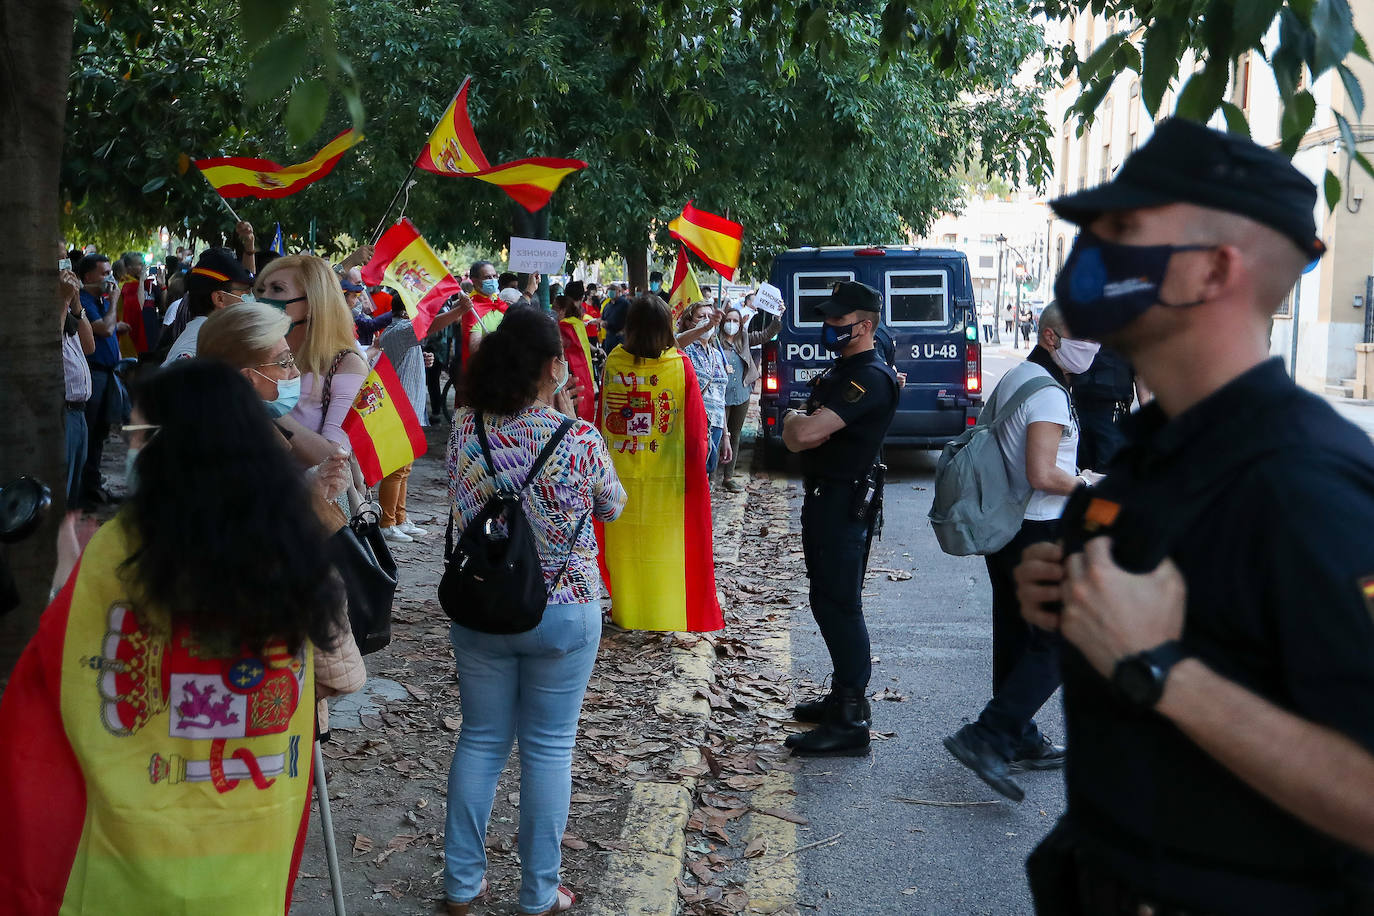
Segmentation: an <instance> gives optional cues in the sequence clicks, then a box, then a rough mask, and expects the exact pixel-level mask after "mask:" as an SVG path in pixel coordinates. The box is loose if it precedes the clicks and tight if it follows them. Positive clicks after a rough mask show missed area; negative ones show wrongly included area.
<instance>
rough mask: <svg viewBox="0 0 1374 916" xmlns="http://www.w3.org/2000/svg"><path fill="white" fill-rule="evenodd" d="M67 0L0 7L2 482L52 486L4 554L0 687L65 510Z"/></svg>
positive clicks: (35, 611)
mask: <svg viewBox="0 0 1374 916" xmlns="http://www.w3.org/2000/svg"><path fill="white" fill-rule="evenodd" d="M75 10H76V0H49V2H47V3H33V2H31V0H0V52H2V53H3V58H0V123H3V124H4V125H5V129H4V130H3V131H0V175H4V176H5V182H4V185H3V188H4V190H3V208H4V211H5V219H6V223H7V224H8V226H9V227H10V229H11V230H12V233H11V234H10V235H9V238H8V242H7V244H5V245H3V246H0V273H3V275H4V276H5V277H6V278H8V290H7V295H6V297H5V303H4V306H5V310H6V313H7V315H6V317H7V321H6V325H7V326H8V329H9V335H8V339H7V341H6V347H5V351H6V352H5V358H4V359H3V360H0V389H2V390H4V391H5V393H6V398H5V409H6V414H7V416H6V417H5V422H4V423H0V483H3V482H5V481H9V480H12V479H14V478H15V477H17V476H19V475H21V474H27V475H30V476H33V477H37V478H38V479H40V480H42V481H43V482H44V483H46V484H47V485H48V486H49V487H50V488H51V489H52V491H53V503H54V511H52V512H49V514H48V518H47V519H46V520H45V521H44V523H43V526H42V527H41V528H40V529H39V530H38V532H37V533H36V534H34V535H32V536H31V537H29V538H28V539H27V540H25V541H24V542H22V543H20V544H16V545H14V546H12V547H10V548H8V549H7V559H8V561H9V564H10V567H11V569H12V570H13V572H14V576H15V579H16V581H17V583H18V586H19V593H20V596H21V598H22V604H21V605H20V607H19V608H18V609H17V610H15V611H12V612H11V613H9V614H8V615H6V616H5V617H0V681H3V680H4V679H5V678H7V677H8V676H9V672H10V669H12V668H13V667H14V663H15V661H16V660H17V659H18V657H19V653H20V652H21V651H22V650H23V648H24V645H25V643H26V642H28V639H29V637H30V635H32V633H33V631H34V629H35V628H36V626H37V623H38V616H39V614H40V613H42V611H43V608H44V607H45V606H46V604H47V599H48V587H49V583H50V582H51V580H52V574H53V569H54V568H55V566H56V562H57V560H56V549H55V544H56V532H57V520H58V519H59V518H60V517H61V511H62V510H63V509H65V502H66V499H65V492H64V491H65V489H66V474H65V473H64V471H65V467H64V465H65V462H66V450H65V441H66V436H65V429H64V418H63V416H62V410H63V408H62V402H63V383H62V342H61V331H60V325H59V323H58V317H59V316H58V311H57V310H58V301H57V271H56V267H57V264H56V261H57V258H58V254H57V248H58V246H57V242H58V238H59V236H58V226H57V207H58V175H59V166H60V163H61V160H62V123H63V119H64V117H65V116H66V111H67V80H68V66H69V62H70V58H71V50H72V28H73V15H74V13H75Z"/></svg>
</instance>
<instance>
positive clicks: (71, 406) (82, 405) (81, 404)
mask: <svg viewBox="0 0 1374 916" xmlns="http://www.w3.org/2000/svg"><path fill="white" fill-rule="evenodd" d="M66 404H67V409H68V410H85V409H86V402H85V401H67V402H66Z"/></svg>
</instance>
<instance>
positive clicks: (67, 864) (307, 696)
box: [0, 517, 315, 916]
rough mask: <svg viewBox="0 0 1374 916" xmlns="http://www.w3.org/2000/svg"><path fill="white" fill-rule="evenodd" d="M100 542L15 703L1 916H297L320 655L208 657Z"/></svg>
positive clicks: (22, 667) (5, 761)
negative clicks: (137, 588)
mask: <svg viewBox="0 0 1374 916" xmlns="http://www.w3.org/2000/svg"><path fill="white" fill-rule="evenodd" d="M136 548H137V542H136V539H135V538H134V536H133V535H132V534H131V533H130V531H129V529H128V528H126V525H125V519H123V518H119V517H117V518H115V519H114V520H112V521H109V522H106V523H105V525H104V526H103V527H102V528H101V529H100V530H99V531H97V532H96V534H95V536H94V537H93V538H91V542H90V544H89V545H88V546H87V547H86V550H85V553H84V554H83V555H82V558H81V561H80V564H79V565H78V566H77V568H76V570H75V571H74V572H73V573H72V575H71V577H70V578H69V579H68V580H67V584H66V585H65V586H64V587H63V588H62V591H61V592H59V593H58V595H57V597H56V598H55V599H54V600H53V602H52V604H51V605H49V607H48V609H47V610H46V611H45V612H44V613H43V616H42V619H41V620H40V621H39V625H38V632H37V634H36V635H35V636H34V637H33V640H32V641H31V642H30V643H29V645H28V647H27V648H25V650H24V654H23V655H22V656H21V657H20V659H19V663H18V665H17V666H16V667H15V669H14V673H13V675H12V676H11V678H10V681H9V684H8V686H7V687H6V689H5V694H4V698H3V701H0V733H2V734H4V735H5V740H4V741H3V742H0V811H4V812H5V828H4V830H0V901H3V903H0V909H3V911H4V912H5V913H24V914H28V916H57V914H58V913H101V914H108V916H134V914H142V913H149V912H177V913H262V914H268V913H286V912H289V911H290V909H291V891H292V886H293V885H294V883H295V878H296V870H297V867H298V865H299V863H300V856H301V851H302V850H303V849H304V845H305V833H306V827H307V826H308V821H309V815H310V785H311V754H310V748H311V746H312V744H313V741H314V733H315V716H314V712H315V681H314V670H313V666H312V655H311V648H310V646H309V645H306V646H303V647H302V648H301V650H300V651H299V652H296V653H292V652H290V651H288V650H287V648H286V646H284V645H283V644H281V643H279V642H278V643H269V644H268V645H267V646H265V647H260V648H254V647H251V646H244V647H240V648H239V649H238V650H237V651H234V650H229V651H225V650H221V649H215V648H211V647H209V646H207V645H206V643H205V641H204V640H202V639H198V638H196V634H194V633H191V632H189V631H188V629H187V628H186V627H185V625H184V624H179V623H177V622H176V621H175V620H172V619H170V618H169V617H168V615H167V613H166V612H165V611H164V610H162V609H160V608H156V607H149V606H146V605H140V604H139V603H138V602H137V600H136V599H134V598H133V597H132V596H131V595H130V592H129V588H128V585H127V583H126V582H125V580H124V576H122V575H121V573H120V566H121V564H122V563H124V562H125V561H126V560H127V559H128V558H129V557H130V556H132V555H133V553H134V551H135V550H136Z"/></svg>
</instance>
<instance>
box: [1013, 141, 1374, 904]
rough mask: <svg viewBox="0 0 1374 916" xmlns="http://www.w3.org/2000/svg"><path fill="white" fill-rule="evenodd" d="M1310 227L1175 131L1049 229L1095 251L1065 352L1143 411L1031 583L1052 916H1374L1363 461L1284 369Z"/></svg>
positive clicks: (1365, 442)
mask: <svg viewBox="0 0 1374 916" xmlns="http://www.w3.org/2000/svg"><path fill="white" fill-rule="evenodd" d="M1315 205H1316V188H1315V187H1314V186H1313V184H1312V183H1311V182H1310V181H1308V180H1307V179H1306V178H1305V177H1304V176H1303V175H1302V174H1301V173H1300V172H1298V171H1297V170H1296V169H1295V168H1294V167H1293V166H1292V164H1291V163H1289V162H1288V161H1287V160H1286V159H1284V158H1283V157H1282V156H1281V155H1279V154H1278V153H1277V152H1274V151H1271V150H1268V149H1265V148H1263V147H1260V146H1258V145H1256V144H1254V143H1252V142H1250V141H1249V140H1248V139H1245V138H1241V137H1238V136H1236V135H1234V134H1224V133H1220V132H1217V131H1213V130H1210V129H1208V128H1206V127H1204V126H1202V125H1199V124H1195V123H1192V122H1186V121H1181V120H1177V119H1175V120H1170V121H1166V122H1163V123H1162V124H1161V125H1160V126H1159V127H1158V129H1157V130H1156V132H1155V134H1154V136H1153V137H1152V138H1151V140H1150V141H1149V142H1148V143H1147V144H1146V145H1145V146H1143V147H1142V148H1141V149H1140V150H1138V151H1137V152H1135V153H1134V154H1133V155H1132V156H1131V157H1130V158H1129V159H1127V160H1126V162H1125V164H1124V165H1123V166H1122V168H1121V169H1120V171H1119V172H1118V173H1117V176H1116V178H1114V179H1113V180H1112V181H1111V182H1110V183H1108V184H1106V185H1103V186H1101V187H1099V188H1095V189H1091V190H1088V191H1085V192H1081V193H1079V194H1075V195H1072V196H1070V197H1066V198H1061V199H1060V200H1057V201H1054V202H1053V203H1052V204H1051V206H1053V207H1054V209H1055V211H1056V212H1057V213H1058V214H1059V215H1060V216H1061V217H1062V218H1064V219H1067V220H1070V221H1072V222H1074V223H1077V224H1078V225H1079V226H1081V227H1082V233H1081V234H1080V236H1079V238H1078V240H1077V241H1076V242H1075V244H1074V248H1073V251H1072V252H1071V253H1070V256H1069V257H1068V259H1067V260H1066V261H1065V264H1064V267H1063V270H1062V271H1061V273H1060V275H1059V278H1058V281H1057V282H1056V285H1055V292H1056V297H1057V299H1058V302H1059V304H1060V307H1061V308H1062V309H1063V311H1064V314H1065V318H1066V319H1067V321H1068V324H1069V327H1070V329H1071V330H1072V331H1073V332H1074V333H1075V334H1077V335H1080V336H1084V337H1090V338H1094V339H1100V340H1102V341H1103V342H1105V343H1107V344H1109V345H1112V346H1114V347H1116V348H1117V349H1118V350H1120V351H1121V353H1122V354H1123V355H1124V356H1126V357H1127V358H1128V359H1130V360H1131V361H1132V363H1133V364H1134V366H1135V368H1136V371H1137V372H1139V373H1140V376H1141V378H1142V379H1143V380H1144V381H1145V383H1146V384H1147V385H1148V386H1149V387H1150V390H1151V391H1152V392H1153V394H1154V401H1153V402H1152V403H1151V404H1149V405H1147V406H1146V407H1144V408H1142V409H1141V410H1140V411H1139V412H1137V414H1135V416H1134V417H1133V418H1132V421H1131V425H1130V431H1129V436H1128V444H1127V446H1126V447H1125V448H1124V449H1123V450H1122V451H1121V452H1119V453H1118V454H1117V456H1116V459H1115V460H1114V461H1113V463H1112V464H1111V465H1110V466H1109V467H1107V468H1105V469H1103V470H1105V471H1106V472H1107V477H1106V479H1105V480H1103V481H1102V482H1100V483H1099V484H1098V485H1096V486H1094V487H1092V488H1090V489H1087V490H1085V491H1080V492H1079V493H1077V494H1075V496H1074V497H1073V498H1071V500H1070V503H1069V506H1068V508H1066V510H1065V515H1064V518H1063V521H1062V524H1061V528H1060V532H1061V536H1062V538H1063V543H1062V545H1051V544H1037V545H1032V546H1031V547H1029V548H1027V551H1026V553H1025V554H1024V555H1023V558H1022V563H1021V565H1020V567H1018V569H1017V571H1016V578H1017V585H1018V595H1019V597H1020V599H1021V606H1022V608H1023V614H1024V615H1025V617H1026V618H1027V620H1028V621H1029V622H1030V623H1032V624H1035V625H1037V626H1042V627H1047V628H1057V629H1059V631H1060V632H1061V633H1062V634H1063V636H1064V638H1065V640H1066V643H1067V645H1068V647H1066V649H1065V651H1064V656H1063V674H1064V718H1065V725H1066V729H1067V732H1068V755H1069V756H1068V767H1067V777H1066V783H1067V799H1068V811H1067V813H1066V814H1065V816H1064V818H1063V819H1062V820H1061V821H1060V823H1059V825H1058V826H1057V827H1056V828H1055V829H1054V831H1052V832H1051V834H1050V835H1049V836H1048V837H1047V838H1046V839H1045V840H1044V841H1043V842H1042V843H1041V845H1040V846H1039V847H1038V848H1037V850H1036V851H1035V852H1034V853H1033V854H1032V855H1031V858H1030V860H1029V861H1028V863H1027V870H1028V873H1029V875H1030V879H1031V889H1032V892H1033V894H1034V896H1035V899H1036V905H1037V910H1038V912H1040V913H1042V914H1048V913H1053V914H1056V916H1059V914H1089V916H1099V914H1102V916H1105V914H1111V916H1117V914H1122V913H1132V914H1136V913H1149V914H1152V916H1182V914H1185V913H1186V914H1190V916H1200V914H1215V916H1226V914H1245V916H1266V914H1274V916H1278V914H1283V916H1291V914H1304V916H1318V914H1357V913H1365V914H1367V913H1374V539H1372V538H1371V537H1370V532H1371V531H1374V446H1371V443H1370V439H1369V437H1368V436H1367V435H1366V434H1364V433H1363V432H1361V431H1360V430H1358V429H1357V428H1355V427H1354V426H1352V425H1351V424H1349V423H1348V422H1346V421H1345V420H1343V419H1342V418H1341V417H1339V416H1338V415H1337V414H1336V413H1335V412H1334V411H1333V410H1332V409H1331V407H1330V406H1329V405H1328V404H1326V402H1325V401H1323V400H1322V399H1321V398H1318V397H1316V396H1314V395H1312V394H1310V393H1308V392H1306V391H1304V390H1302V389H1300V388H1298V387H1297V386H1296V385H1294V384H1293V382H1292V381H1291V380H1290V379H1289V377H1288V374H1287V372H1286V371H1285V369H1284V365H1283V363H1282V362H1281V361H1280V360H1278V359H1271V358H1269V353H1268V346H1269V341H1268V333H1267V330H1268V322H1269V319H1270V316H1271V315H1272V314H1273V312H1274V311H1275V309H1277V308H1278V306H1279V305H1280V303H1281V302H1282V300H1283V298H1284V297H1285V296H1286V295H1287V293H1288V292H1289V290H1290V289H1291V287H1292V285H1293V284H1294V283H1295V282H1296V281H1297V279H1298V277H1299V276H1300V273H1301V271H1302V269H1303V267H1304V266H1305V264H1307V263H1308V262H1310V261H1311V260H1312V259H1314V258H1317V257H1320V256H1321V254H1322V252H1323V251H1324V247H1323V245H1322V243H1321V242H1320V241H1319V240H1318V239H1317V236H1316V231H1315V223H1314V220H1313V209H1314V207H1315ZM1104 535H1105V536H1104ZM1060 602H1062V605H1061V604H1059V603H1060ZM1070 647H1071V648H1070Z"/></svg>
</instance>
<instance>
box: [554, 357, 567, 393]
mask: <svg viewBox="0 0 1374 916" xmlns="http://www.w3.org/2000/svg"><path fill="white" fill-rule="evenodd" d="M562 362H563V374H562V375H560V376H559V377H558V382H557V384H555V385H554V386H553V393H554V394H558V392H560V391H562V390H563V388H564V386H566V385H567V384H568V375H569V370H568V361H567V360H566V359H565V360H563V361H562Z"/></svg>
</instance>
